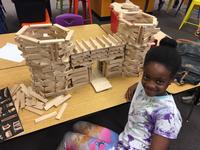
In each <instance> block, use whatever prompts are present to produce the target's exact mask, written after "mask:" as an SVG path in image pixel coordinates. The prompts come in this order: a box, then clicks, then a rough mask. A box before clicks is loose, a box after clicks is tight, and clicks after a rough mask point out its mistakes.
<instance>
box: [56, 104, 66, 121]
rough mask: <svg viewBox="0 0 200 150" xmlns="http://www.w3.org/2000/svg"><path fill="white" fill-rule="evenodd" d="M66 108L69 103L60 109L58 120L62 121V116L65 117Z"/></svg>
mask: <svg viewBox="0 0 200 150" xmlns="http://www.w3.org/2000/svg"><path fill="white" fill-rule="evenodd" d="M66 107H67V103H64V104H63V105H62V106H61V108H60V109H59V111H58V114H57V115H56V119H58V120H60V119H61V117H62V115H63V113H64V111H65V109H66Z"/></svg>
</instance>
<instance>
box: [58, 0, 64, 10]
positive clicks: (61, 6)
mask: <svg viewBox="0 0 200 150" xmlns="http://www.w3.org/2000/svg"><path fill="white" fill-rule="evenodd" d="M65 5H66V4H64V0H56V9H60V10H61V11H63V9H64V6H65Z"/></svg>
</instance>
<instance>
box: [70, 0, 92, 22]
mask: <svg viewBox="0 0 200 150" xmlns="http://www.w3.org/2000/svg"><path fill="white" fill-rule="evenodd" d="M79 1H82V7H83V18H84V22H86V21H87V20H88V18H87V10H88V13H89V21H90V23H91V24H92V10H91V5H90V0H73V8H74V12H73V13H74V14H78V6H79V5H78V2H79ZM87 8H88V9H87ZM71 9H72V0H70V1H69V12H70V13H71Z"/></svg>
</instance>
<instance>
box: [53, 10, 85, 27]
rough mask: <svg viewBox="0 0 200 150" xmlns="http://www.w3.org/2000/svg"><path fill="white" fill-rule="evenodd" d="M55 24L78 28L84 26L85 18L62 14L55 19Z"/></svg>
mask: <svg viewBox="0 0 200 150" xmlns="http://www.w3.org/2000/svg"><path fill="white" fill-rule="evenodd" d="M54 23H57V24H59V25H61V26H64V27H68V26H77V25H82V24H83V17H82V16H80V15H76V14H70V13H66V14H62V15H58V16H56V17H55V20H54Z"/></svg>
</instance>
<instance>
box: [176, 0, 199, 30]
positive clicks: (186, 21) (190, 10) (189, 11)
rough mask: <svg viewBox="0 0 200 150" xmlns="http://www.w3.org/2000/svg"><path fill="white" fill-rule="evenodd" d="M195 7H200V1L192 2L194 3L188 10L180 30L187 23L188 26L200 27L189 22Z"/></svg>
mask: <svg viewBox="0 0 200 150" xmlns="http://www.w3.org/2000/svg"><path fill="white" fill-rule="evenodd" d="M195 5H197V6H200V0H192V3H191V4H190V7H189V9H188V10H187V13H186V15H185V17H184V18H183V21H182V22H181V25H180V26H179V30H180V29H181V28H182V27H183V25H184V24H185V23H188V24H191V25H195V26H197V27H200V25H199V24H195V23H191V22H188V19H189V18H190V15H191V12H192V10H193V8H194V6H195Z"/></svg>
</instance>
